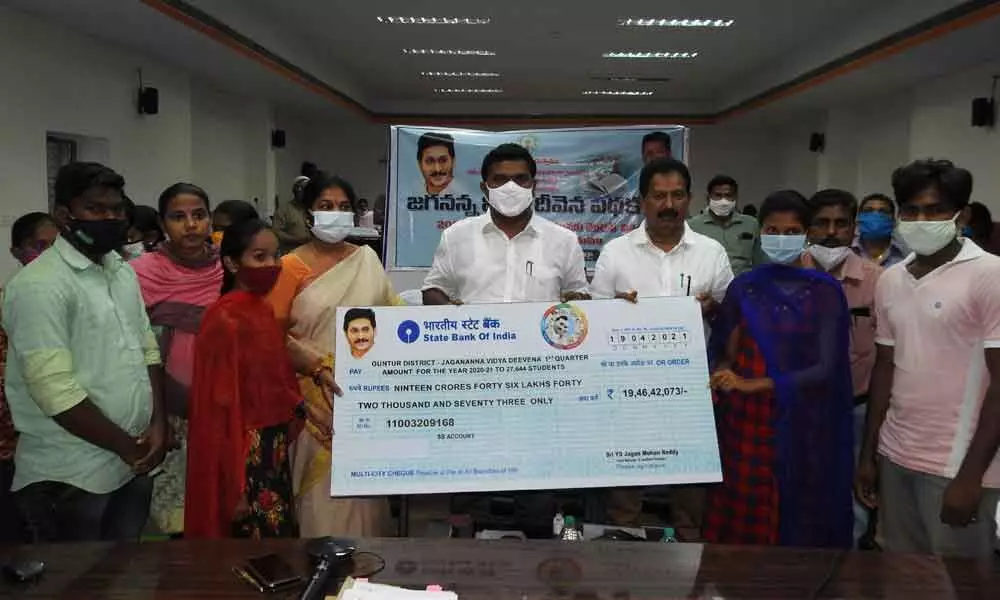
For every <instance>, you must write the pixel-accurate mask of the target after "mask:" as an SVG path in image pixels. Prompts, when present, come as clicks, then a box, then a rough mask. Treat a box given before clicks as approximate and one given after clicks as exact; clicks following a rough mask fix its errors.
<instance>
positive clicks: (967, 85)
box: [779, 63, 1000, 219]
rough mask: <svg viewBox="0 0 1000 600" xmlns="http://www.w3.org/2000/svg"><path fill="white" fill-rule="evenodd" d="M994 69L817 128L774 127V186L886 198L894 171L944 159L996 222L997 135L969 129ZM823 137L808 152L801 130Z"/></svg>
mask: <svg viewBox="0 0 1000 600" xmlns="http://www.w3.org/2000/svg"><path fill="white" fill-rule="evenodd" d="M998 72H1000V63H993V64H984V65H981V66H979V67H976V68H972V69H969V70H966V71H962V72H959V73H955V74H952V75H949V76H947V77H942V78H937V79H932V80H928V81H924V82H921V83H919V84H918V85H916V86H913V87H910V88H907V89H904V90H901V91H897V92H893V93H892V94H888V95H885V96H882V97H875V98H869V99H866V100H865V101H863V102H860V103H853V104H848V105H844V106H839V107H834V108H831V109H828V110H826V111H823V112H822V113H821V114H820V115H819V116H818V122H816V123H810V124H808V125H802V124H790V125H788V126H786V127H784V128H782V130H781V132H780V134H779V135H780V137H781V139H782V140H783V142H782V147H783V153H782V156H781V162H782V164H781V167H780V172H781V182H782V185H788V186H789V187H794V188H795V189H798V190H800V191H801V192H802V193H804V194H806V195H808V194H809V193H811V192H814V191H816V190H817V189H819V188H823V187H839V188H842V189H846V190H848V191H851V192H853V193H855V194H857V195H859V196H863V195H866V194H870V193H875V192H881V193H891V191H892V189H891V185H890V178H891V175H892V172H893V170H894V169H896V168H897V167H899V166H901V165H904V164H906V163H909V162H910V161H913V160H917V159H922V158H946V159H949V160H951V161H953V162H955V163H956V164H957V165H959V166H961V167H964V168H966V169H969V171H971V172H972V175H973V177H974V179H975V187H974V190H973V199H974V200H978V201H980V202H982V203H984V204H986V205H987V206H989V207H990V210H991V211H992V212H993V213H994V218H996V219H1000V194H997V193H996V191H995V190H998V189H1000V168H998V167H1000V133H998V132H997V130H996V129H983V128H975V127H972V126H971V124H970V122H971V117H972V108H971V105H972V99H973V98H975V97H978V96H985V95H988V92H989V86H990V80H991V77H992V76H993V74H995V73H998ZM809 129H812V130H813V131H822V132H824V133H825V134H826V151H825V152H823V153H822V154H813V153H808V151H807V149H806V145H807V142H808V139H809V137H808V130H809Z"/></svg>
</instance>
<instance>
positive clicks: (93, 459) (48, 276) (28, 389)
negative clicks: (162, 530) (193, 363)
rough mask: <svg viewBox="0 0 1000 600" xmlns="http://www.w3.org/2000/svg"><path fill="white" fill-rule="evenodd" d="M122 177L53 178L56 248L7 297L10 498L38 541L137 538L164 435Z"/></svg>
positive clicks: (101, 171)
mask: <svg viewBox="0 0 1000 600" xmlns="http://www.w3.org/2000/svg"><path fill="white" fill-rule="evenodd" d="M124 186H125V180H124V179H123V178H122V177H121V175H119V174H117V173H115V172H114V171H112V170H111V169H109V168H107V167H105V166H103V165H99V164H96V163H71V164H69V165H67V166H65V167H63V168H62V169H60V171H59V175H58V177H57V179H56V185H55V208H54V209H53V211H52V217H53V219H54V220H55V222H56V225H57V226H58V228H59V230H60V236H59V238H57V239H56V241H55V243H54V244H53V246H52V248H50V249H49V250H46V251H45V252H44V253H43V254H42V255H41V256H40V257H38V259H36V260H35V261H33V262H32V263H31V264H29V265H28V266H26V267H25V268H24V269H22V270H21V271H20V272H19V273H18V274H17V275H16V276H15V277H14V278H13V280H11V282H10V283H9V284H8V285H7V287H6V288H5V289H4V299H3V327H4V329H5V330H6V331H7V335H8V339H9V342H10V345H9V348H8V362H7V388H6V389H7V400H8V402H9V404H10V410H11V414H12V415H13V417H14V425H15V426H16V427H17V429H18V431H19V432H20V434H21V435H20V439H19V441H18V446H17V452H16V455H15V459H14V460H15V473H14V482H13V485H12V486H11V487H12V490H13V491H14V492H15V494H16V501H17V503H18V505H19V506H20V508H21V511H22V513H24V517H25V522H26V523H27V525H28V528H29V531H30V534H31V535H32V537H33V538H34V539H35V540H36V541H46V542H53V541H86V540H102V539H103V540H138V538H139V534H140V533H141V531H142V528H143V526H144V525H145V523H146V519H147V518H148V516H149V501H150V495H151V492H152V480H151V479H150V478H149V477H148V475H147V473H149V472H150V471H151V470H152V469H154V468H156V467H157V466H158V465H159V464H160V463H161V462H163V456H164V453H165V450H166V442H167V439H166V438H167V431H166V425H165V421H164V413H163V410H162V402H161V400H162V394H161V391H162V369H161V366H160V353H159V349H158V347H157V343H156V338H155V336H154V335H153V331H152V328H151V327H150V324H149V319H148V318H147V316H146V309H145V306H144V305H143V301H142V296H141V294H140V292H139V285H138V281H137V280H136V276H135V272H134V271H133V270H132V268H131V267H129V266H128V265H127V264H126V263H125V261H124V260H122V258H121V256H119V255H118V253H117V252H115V250H116V249H117V248H118V247H119V246H121V244H122V242H123V241H124V240H125V233H126V230H127V228H128V225H127V223H126V222H125V204H124V198H123V188H124Z"/></svg>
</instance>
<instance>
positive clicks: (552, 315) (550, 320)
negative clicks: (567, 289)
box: [542, 304, 587, 350]
mask: <svg viewBox="0 0 1000 600" xmlns="http://www.w3.org/2000/svg"><path fill="white" fill-rule="evenodd" d="M542 337H543V338H545V341H546V343H548V345H550V346H552V347H553V348H558V349H560V350H572V349H573V348H576V347H577V346H579V345H580V344H582V343H583V340H585V339H587V315H586V314H584V312H583V311H582V310H581V309H580V307H579V306H574V305H572V304H555V305H553V306H550V307H549V309H548V310H546V311H545V314H544V315H542Z"/></svg>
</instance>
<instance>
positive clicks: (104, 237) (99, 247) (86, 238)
mask: <svg viewBox="0 0 1000 600" xmlns="http://www.w3.org/2000/svg"><path fill="white" fill-rule="evenodd" d="M69 231H70V235H72V236H73V239H74V240H76V241H77V242H79V244H80V245H81V246H82V247H83V248H84V249H85V250H87V251H88V252H93V253H95V254H100V255H102V256H103V255H104V254H107V253H108V252H111V251H112V250H116V249H118V248H119V247H121V245H122V244H124V243H125V239H126V234H127V233H128V223H127V222H126V221H125V220H124V219H103V220H101V221H81V220H78V219H74V220H72V221H70V223H69Z"/></svg>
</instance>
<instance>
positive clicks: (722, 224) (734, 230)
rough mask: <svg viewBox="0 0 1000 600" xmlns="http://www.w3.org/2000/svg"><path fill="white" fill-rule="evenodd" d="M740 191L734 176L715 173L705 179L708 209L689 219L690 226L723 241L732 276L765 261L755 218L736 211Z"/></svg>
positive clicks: (718, 240) (720, 241)
mask: <svg viewBox="0 0 1000 600" xmlns="http://www.w3.org/2000/svg"><path fill="white" fill-rule="evenodd" d="M739 194H740V186H739V184H738V183H736V180H735V179H733V178H732V177H730V176H728V175H716V176H715V177H713V178H712V180H711V181H709V182H708V209H707V210H705V212H703V213H702V214H699V215H695V216H693V217H691V219H690V221H688V225H690V226H691V229H693V230H694V231H696V232H698V233H700V234H702V235H705V236H708V237H710V238H712V239H713V240H715V241H717V242H719V243H720V244H722V247H723V248H725V249H726V255H727V256H728V257H729V264H730V265H731V266H732V269H733V274H734V275H739V274H740V273H745V272H747V271H749V270H750V269H751V268H753V266H754V265H755V264H760V263H762V262H766V259H765V258H764V256H763V254H762V253H761V251H760V235H759V230H760V226H759V225H758V224H757V219H755V218H753V217H751V216H748V215H743V214H740V213H739V212H737V210H736V209H737V204H738V203H739Z"/></svg>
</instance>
